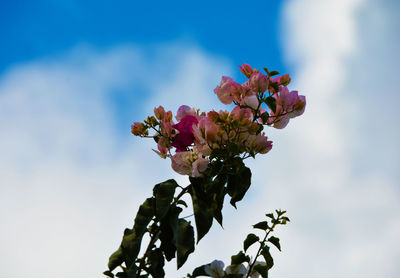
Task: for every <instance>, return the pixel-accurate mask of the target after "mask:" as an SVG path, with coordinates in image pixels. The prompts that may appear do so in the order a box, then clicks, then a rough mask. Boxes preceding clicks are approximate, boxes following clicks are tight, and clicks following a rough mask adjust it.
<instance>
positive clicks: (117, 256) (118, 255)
mask: <svg viewBox="0 0 400 278" xmlns="http://www.w3.org/2000/svg"><path fill="white" fill-rule="evenodd" d="M123 261H124V254H123V252H122V248H121V247H119V248H118V250H117V251H115V252H114V253H112V255H111V256H110V259H109V260H108V269H109V270H111V271H113V270H114V269H115V268H116V267H117V266H119V265H121V264H122V262H123ZM105 275H106V274H105ZM110 277H111V276H110ZM112 277H113V276H112Z"/></svg>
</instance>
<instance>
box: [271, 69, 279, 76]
mask: <svg viewBox="0 0 400 278" xmlns="http://www.w3.org/2000/svg"><path fill="white" fill-rule="evenodd" d="M278 74H279V72H277V71H276V70H273V71H271V72H270V73H269V76H274V75H278Z"/></svg>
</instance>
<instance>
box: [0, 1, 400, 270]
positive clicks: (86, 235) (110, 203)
mask: <svg viewBox="0 0 400 278" xmlns="http://www.w3.org/2000/svg"><path fill="white" fill-rule="evenodd" d="M399 8H400V5H399V3H398V2H397V1H395V0H383V1H382V0H381V1H378V0H337V1H328V0H287V1H253V2H251V4H246V3H244V2H242V3H239V2H238V3H236V2H235V3H233V2H232V1H226V2H224V1H219V2H217V1H213V2H211V1H210V2H208V1H203V2H201V4H200V3H195V4H193V3H189V2H187V1H185V2H184V1H176V2H174V3H171V2H169V3H167V2H165V1H159V2H158V1H152V2H151V3H149V4H146V3H144V1H141V2H140V3H138V2H135V1H118V5H116V4H115V1H114V2H111V1H109V2H107V1H103V2H101V3H100V2H98V1H96V2H94V1H85V2H84V3H83V2H82V1H72V0H71V1H55V0H53V1H50V0H48V1H35V2H33V1H2V2H1V3H0V37H1V38H2V43H1V44H0V49H1V50H2V51H0V119H1V120H0V142H1V144H0V153H1V156H0V220H1V223H2V225H1V229H0V246H1V248H0V257H1V260H0V274H1V276H2V277H8V278H19V277H27V278H47V277H60V278H63V277H77V278H80V277H98V276H99V275H100V274H101V272H102V271H104V270H105V269H106V264H107V261H108V257H109V255H110V254H111V253H112V252H113V251H115V249H116V248H117V247H118V245H119V243H120V240H121V237H122V231H123V229H124V228H125V227H129V226H131V225H132V222H133V217H134V215H135V214H136V211H137V208H138V206H139V205H140V204H141V203H142V201H143V200H144V199H145V198H146V197H148V196H150V195H151V194H152V187H153V185H154V184H156V183H159V182H161V181H164V180H166V179H169V178H175V179H176V180H177V181H178V182H179V183H180V184H182V185H185V184H187V183H188V180H187V178H186V177H184V176H180V175H178V174H176V173H174V172H173V171H172V169H171V168H170V163H169V161H167V160H162V159H160V158H159V157H158V156H157V155H155V154H154V153H153V152H152V151H151V148H154V145H153V142H152V141H151V140H150V141H145V140H143V139H142V140H141V139H139V138H135V137H133V136H132V135H131V134H130V124H131V123H132V122H133V121H140V120H142V119H143V118H145V117H146V116H147V115H148V114H150V113H152V110H153V108H154V107H156V106H158V105H160V104H161V105H163V106H164V107H166V108H168V109H170V110H172V111H176V109H177V108H178V107H179V106H180V105H181V104H186V105H189V106H193V107H196V108H200V109H201V110H203V111H208V110H211V109H216V110H217V109H225V108H226V107H224V105H223V104H221V103H219V101H218V99H217V98H216V96H215V94H214V93H213V89H214V88H215V86H216V85H218V84H219V81H220V78H221V76H223V75H227V76H231V77H233V78H235V79H237V80H239V81H244V80H243V78H242V77H241V76H240V72H239V70H238V65H240V64H242V63H249V64H250V65H253V66H254V67H257V68H262V67H268V68H273V69H276V70H278V71H280V72H281V73H290V74H291V76H292V81H293V82H292V83H291V84H290V87H289V88H290V89H293V90H298V91H299V92H300V94H303V95H305V96H306V97H307V107H306V111H305V113H304V115H303V116H302V117H299V118H296V119H294V120H293V121H291V122H290V123H289V125H288V126H287V127H286V128H285V129H284V130H273V129H268V130H267V135H268V137H269V138H270V139H271V140H272V141H273V142H274V147H273V149H272V151H271V152H270V153H268V154H267V155H265V156H263V157H258V158H257V159H256V160H254V161H252V160H249V161H247V162H246V163H247V164H248V166H249V167H250V168H251V169H252V172H253V180H252V187H251V188H250V190H249V192H248V194H247V195H246V197H245V199H244V200H243V201H242V202H241V203H238V209H237V210H235V209H233V208H232V207H230V206H229V204H228V203H227V204H226V205H225V206H224V217H225V218H224V219H225V223H224V229H222V228H220V227H219V226H218V225H214V226H213V228H212V230H211V231H210V233H209V234H208V235H207V236H206V237H205V238H204V239H203V240H202V241H201V242H200V243H199V245H198V246H197V247H196V252H195V253H194V254H192V255H191V256H190V257H189V260H188V262H187V263H186V264H185V266H184V267H182V269H180V270H179V271H178V272H177V271H176V266H175V262H174V261H173V262H170V263H169V264H168V265H167V266H166V271H167V275H166V277H167V278H173V277H182V276H184V275H185V274H186V273H188V272H191V271H192V270H193V268H194V267H196V266H198V265H201V264H204V263H208V262H210V261H212V260H214V259H222V260H224V261H225V262H229V258H230V256H231V255H232V254H234V253H237V252H238V251H239V250H240V248H241V244H242V240H243V239H244V238H245V236H246V234H247V233H249V232H250V231H251V225H252V224H254V223H257V222H259V221H260V220H262V219H263V217H264V214H265V213H267V212H270V211H273V210H274V209H277V208H280V209H286V210H287V211H288V216H289V217H290V218H291V220H292V221H291V223H290V224H289V225H287V226H285V227H282V228H281V229H279V230H278V231H277V233H278V234H277V236H279V237H280V238H281V245H282V251H283V252H282V253H279V252H275V253H273V255H274V258H275V266H274V268H273V269H272V270H271V274H270V275H271V277H277V278H286V277H294V276H295V275H296V276H297V277H310V278H314V277H315V278H317V277H318V278H320V277H327V278H329V277H349V278H350V277H351V278H354V277H363V278H369V277H371V278H372V277H388V278H392V277H393V278H395V277H399V276H400V266H399V265H398V262H399V261H400V241H399V239H398V235H399V234H400V217H399V214H400V184H399V179H400V174H399V173H400V161H399V160H400V149H399V147H398V142H400V128H399V124H398V121H397V119H398V115H397V114H398V113H397V110H398V108H397V105H396V103H397V102H399V101H400V97H399V94H398V90H397V88H396V85H397V84H396V81H398V76H399V74H400V70H399V68H398V66H397V61H399V60H400V59H399V58H400V57H399V52H398V49H399V47H400V34H399V32H398V30H399V28H400V20H399V19H398V14H399V12H400V9H399Z"/></svg>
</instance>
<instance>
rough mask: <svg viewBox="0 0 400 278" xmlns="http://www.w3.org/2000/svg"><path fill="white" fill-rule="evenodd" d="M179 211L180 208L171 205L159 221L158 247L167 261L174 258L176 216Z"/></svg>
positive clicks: (176, 230) (176, 234)
mask: <svg viewBox="0 0 400 278" xmlns="http://www.w3.org/2000/svg"><path fill="white" fill-rule="evenodd" d="M181 212H182V208H180V207H176V206H172V207H171V208H170V209H169V211H168V213H167V215H166V216H165V217H164V218H163V219H162V220H161V222H160V231H161V232H160V241H161V245H160V248H161V250H162V251H163V252H164V255H165V258H166V259H167V261H170V260H171V259H173V258H175V251H176V245H177V241H178V216H179V214H180V213H181Z"/></svg>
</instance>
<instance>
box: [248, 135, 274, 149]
mask: <svg viewBox="0 0 400 278" xmlns="http://www.w3.org/2000/svg"><path fill="white" fill-rule="evenodd" d="M245 144H246V146H247V148H248V151H254V152H255V153H261V154H266V153H267V152H269V151H270V150H271V149H272V141H268V137H267V136H265V135H264V133H262V134H258V135H250V136H248V138H247V140H246V142H245Z"/></svg>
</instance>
